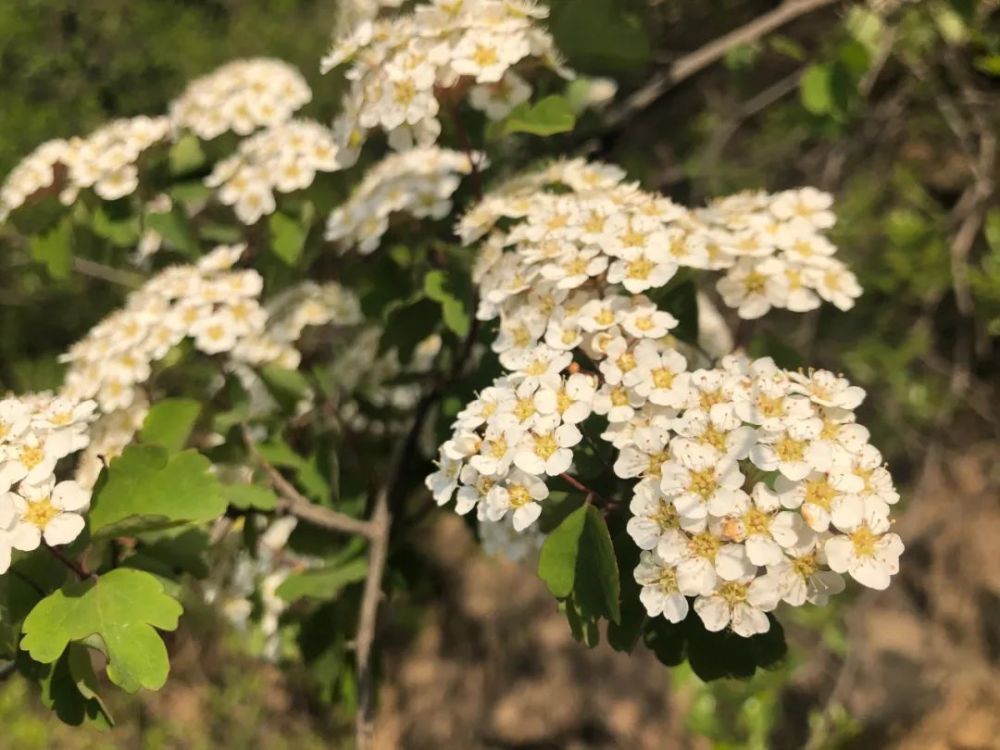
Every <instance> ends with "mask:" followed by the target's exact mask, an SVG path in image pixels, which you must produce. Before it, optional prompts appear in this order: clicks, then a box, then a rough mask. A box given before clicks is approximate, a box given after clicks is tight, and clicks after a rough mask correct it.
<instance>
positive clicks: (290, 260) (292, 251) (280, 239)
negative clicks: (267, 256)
mask: <svg viewBox="0 0 1000 750" xmlns="http://www.w3.org/2000/svg"><path fill="white" fill-rule="evenodd" d="M267 226H268V230H269V232H270V235H271V245H270V247H271V252H273V253H274V254H275V255H276V256H278V258H280V259H281V260H282V262H283V263H284V264H285V265H287V266H295V265H296V264H297V263H298V262H299V259H300V258H301V257H302V249H303V248H304V247H305V245H306V235H307V234H308V233H309V229H308V226H303V225H302V224H300V223H299V222H298V221H296V220H295V219H293V218H291V217H290V216H287V215H285V214H283V213H281V212H280V211H278V212H276V213H273V214H271V216H270V217H269V218H268V220H267Z"/></svg>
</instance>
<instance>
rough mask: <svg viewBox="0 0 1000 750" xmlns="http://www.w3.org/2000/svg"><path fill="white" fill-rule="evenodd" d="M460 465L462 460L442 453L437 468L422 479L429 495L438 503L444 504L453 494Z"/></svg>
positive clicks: (456, 485) (460, 469)
mask: <svg viewBox="0 0 1000 750" xmlns="http://www.w3.org/2000/svg"><path fill="white" fill-rule="evenodd" d="M462 466H463V462H462V461H456V460H454V459H450V458H447V457H446V456H444V455H442V456H441V460H440V461H439V462H438V470H437V471H435V472H434V473H433V474H429V475H428V476H427V478H426V479H425V480H424V485H425V486H426V487H427V489H429V490H430V491H431V497H433V498H434V502H436V503H437V504H438V505H444V504H445V503H447V502H448V501H449V500H451V496H452V495H453V494H455V488H456V487H458V477H459V473H460V472H461V471H462ZM469 468H472V467H469Z"/></svg>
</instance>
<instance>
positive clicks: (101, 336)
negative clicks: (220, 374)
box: [62, 245, 340, 414]
mask: <svg viewBox="0 0 1000 750" xmlns="http://www.w3.org/2000/svg"><path fill="white" fill-rule="evenodd" d="M243 250H244V246H243V245H233V246H225V245H223V246H220V247H218V248H216V249H215V250H214V251H212V252H211V253H209V254H208V255H206V256H204V257H203V258H201V259H200V260H199V261H198V263H197V264H196V265H190V266H173V267H170V268H167V269H165V270H164V271H162V272H160V273H159V274H158V275H156V276H155V277H153V278H152V279H150V280H149V281H148V282H147V283H146V284H145V285H144V286H143V287H142V288H141V289H139V290H137V291H135V292H133V293H132V294H131V295H130V296H129V298H128V301H127V303H126V305H125V307H124V308H122V309H120V310H116V311H115V312H113V313H112V314H111V315H109V316H108V317H107V318H105V319H104V320H102V321H101V322H100V323H98V324H97V325H96V326H94V327H93V328H92V329H91V330H90V332H89V333H88V334H87V336H86V337H85V338H83V339H82V340H81V341H79V342H77V343H76V344H74V345H73V346H72V347H71V348H70V350H69V351H68V352H67V353H66V354H64V355H63V357H62V360H63V361H64V362H68V363H69V364H70V367H69V371H68V372H67V374H66V381H65V385H64V393H65V394H66V395H67V396H69V397H71V398H76V399H89V398H94V399H96V400H97V402H98V404H99V406H100V408H101V411H102V412H104V413H105V414H107V413H111V412H115V411H117V410H119V409H125V408H128V407H129V406H131V405H132V403H133V402H134V401H135V399H136V396H137V393H138V389H139V387H140V386H141V385H142V384H143V383H145V382H146V381H147V380H148V379H149V376H150V373H151V368H152V365H153V364H154V363H155V362H157V361H159V360H161V359H162V358H163V357H165V356H166V354H167V352H169V351H170V350H171V349H172V348H173V347H174V346H176V345H177V344H178V343H180V342H181V341H182V340H183V339H185V338H187V337H191V338H192V339H193V342H194V346H195V348H196V349H198V350H199V351H201V352H203V353H205V354H228V355H229V356H230V357H232V358H233V359H235V360H238V361H243V362H248V363H251V364H261V363H265V362H276V363H279V364H281V365H284V366H288V367H295V366H296V365H297V364H298V358H299V355H298V352H296V351H295V349H294V347H292V346H291V343H292V342H294V341H295V339H296V338H297V337H298V335H299V333H300V332H301V330H302V328H303V327H304V326H306V325H310V324H313V323H317V322H320V323H322V322H327V321H329V320H331V319H332V318H333V317H334V316H335V315H337V314H338V312H337V311H338V309H340V308H338V307H336V306H333V307H331V306H330V305H329V304H327V303H325V302H324V295H323V294H321V293H317V294H316V295H315V296H314V297H312V298H310V299H309V300H308V301H307V303H303V305H300V306H296V308H295V310H294V311H293V313H292V314H291V315H290V316H289V317H288V319H287V320H285V319H283V320H282V321H281V322H280V324H279V323H277V322H276V321H274V320H272V315H271V314H270V313H269V312H268V311H267V310H266V309H265V308H264V307H262V306H261V304H260V302H259V299H258V298H259V296H260V293H261V289H262V287H263V279H262V278H261V276H260V274H259V273H257V272H256V271H254V270H249V269H248V270H236V269H233V268H232V266H233V264H235V263H236V261H237V260H238V259H239V257H240V255H241V254H242V252H243ZM337 289H339V287H337ZM334 293H335V292H334ZM338 304H339V303H338Z"/></svg>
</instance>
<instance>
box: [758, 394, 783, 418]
mask: <svg viewBox="0 0 1000 750" xmlns="http://www.w3.org/2000/svg"><path fill="white" fill-rule="evenodd" d="M757 410H758V411H759V412H760V413H761V414H763V415H764V416H765V417H783V416H784V415H785V399H784V398H783V397H781V396H775V397H774V398H771V397H770V396H767V395H765V394H763V393H762V394H760V395H759V396H757Z"/></svg>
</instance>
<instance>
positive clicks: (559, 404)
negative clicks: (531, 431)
mask: <svg viewBox="0 0 1000 750" xmlns="http://www.w3.org/2000/svg"><path fill="white" fill-rule="evenodd" d="M572 405H573V399H572V398H571V397H570V396H569V394H568V393H566V390H565V389H560V391H559V393H558V394H556V411H558V412H559V413H560V414H563V413H564V412H565V411H566V410H567V409H568V408H569V407H571V406H572Z"/></svg>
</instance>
